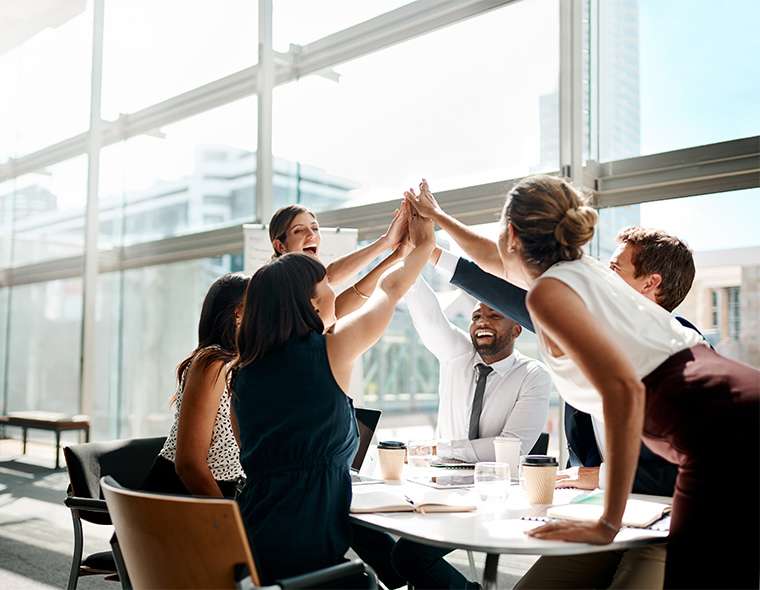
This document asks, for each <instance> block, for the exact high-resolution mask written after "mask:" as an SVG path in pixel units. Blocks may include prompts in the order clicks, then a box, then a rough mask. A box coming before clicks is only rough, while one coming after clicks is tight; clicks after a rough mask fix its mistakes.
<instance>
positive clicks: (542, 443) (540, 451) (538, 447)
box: [528, 432, 549, 455]
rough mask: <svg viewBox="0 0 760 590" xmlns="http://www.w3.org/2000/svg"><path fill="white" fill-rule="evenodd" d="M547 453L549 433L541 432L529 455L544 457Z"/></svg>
mask: <svg viewBox="0 0 760 590" xmlns="http://www.w3.org/2000/svg"><path fill="white" fill-rule="evenodd" d="M548 452H549V433H548V432H542V433H541V434H539V435H538V440H537V441H536V444H534V445H533V448H532V449H531V450H530V453H528V454H529V455H546V453H548Z"/></svg>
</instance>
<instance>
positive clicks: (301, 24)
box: [272, 0, 409, 51]
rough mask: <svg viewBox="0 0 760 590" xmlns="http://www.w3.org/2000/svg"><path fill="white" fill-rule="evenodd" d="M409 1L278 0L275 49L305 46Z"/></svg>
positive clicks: (285, 49) (276, 4) (274, 27)
mask: <svg viewBox="0 0 760 590" xmlns="http://www.w3.org/2000/svg"><path fill="white" fill-rule="evenodd" d="M408 3H409V0H380V1H377V0H376V1H374V2H346V0H321V1H320V2H304V1H303V0H277V2H274V14H273V22H272V25H273V30H272V33H273V44H274V48H275V49H276V50H278V51H287V50H288V48H289V47H290V44H291V43H295V44H298V45H305V44H306V43H309V42H311V41H316V40H317V39H319V38H321V37H325V36H327V35H329V34H331V33H335V32H337V31H340V30H342V29H345V28H348V27H350V26H352V25H355V24H358V23H360V22H363V21H365V20H369V19H371V18H373V17H375V16H378V15H380V14H382V13H384V12H388V11H390V10H393V9H394V8H398V7H399V6H403V5H404V4H408Z"/></svg>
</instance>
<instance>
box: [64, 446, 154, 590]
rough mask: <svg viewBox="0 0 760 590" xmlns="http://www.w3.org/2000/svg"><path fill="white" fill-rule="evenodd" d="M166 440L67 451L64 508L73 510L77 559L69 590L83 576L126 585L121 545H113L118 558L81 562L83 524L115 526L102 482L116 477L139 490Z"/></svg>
mask: <svg viewBox="0 0 760 590" xmlns="http://www.w3.org/2000/svg"><path fill="white" fill-rule="evenodd" d="M165 440H166V437H163V436H161V437H155V438H135V439H131V440H113V441H107V442H91V443H85V444H81V445H72V446H69V447H64V449H63V456H64V458H65V459H66V467H67V468H68V471H69V482H70V483H69V489H68V490H67V497H66V499H65V500H64V504H65V505H66V506H67V507H68V508H69V509H70V510H71V519H72V521H73V523H74V555H73V557H72V560H71V572H70V573H69V582H68V585H67V590H75V589H76V587H77V583H78V581H79V577H80V576H90V575H113V574H117V573H118V574H119V575H120V577H121V579H122V584H123V585H124V582H126V575H125V574H126V571H125V570H124V569H123V567H122V563H123V562H120V559H119V558H120V556H119V555H118V545H116V544H113V545H112V547H113V548H114V552H116V553H117V555H116V556H114V552H112V551H101V552H98V553H93V554H92V555H89V556H87V557H86V558H85V559H84V560H83V559H82V552H83V549H84V538H83V535H82V521H83V520H85V521H87V522H91V523H94V524H102V525H108V526H110V525H112V522H111V516H110V515H109V514H108V507H107V506H106V502H105V500H103V494H102V492H101V489H100V478H101V477H103V476H105V475H113V476H115V477H118V478H119V480H120V481H123V482H124V483H125V484H126V485H128V486H130V487H134V488H138V487H140V486H141V485H142V483H143V481H144V480H145V477H146V476H147V475H148V471H149V470H150V468H151V466H152V465H153V461H154V460H155V458H156V456H157V455H158V452H159V451H160V450H161V448H162V447H163V445H164V441H165ZM114 579H115V578H114ZM127 584H128V582H127Z"/></svg>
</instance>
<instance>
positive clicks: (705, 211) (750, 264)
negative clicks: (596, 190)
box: [599, 189, 760, 366]
mask: <svg viewBox="0 0 760 590" xmlns="http://www.w3.org/2000/svg"><path fill="white" fill-rule="evenodd" d="M687 213H688V214H687ZM637 216H638V218H639V219H638V221H637V219H636V218H637ZM600 217H601V221H600V225H601V231H600V232H599V234H600V237H601V240H600V243H599V252H600V253H601V258H602V260H606V259H607V258H608V257H609V254H610V253H611V252H612V251H614V249H615V241H614V238H615V235H616V234H617V232H618V231H619V230H620V229H622V228H623V227H626V226H629V225H637V224H640V225H641V226H643V227H656V228H661V229H663V230H665V231H666V232H668V233H670V234H673V235H675V236H678V237H679V238H681V239H682V240H684V241H685V242H686V243H687V244H688V245H689V247H690V248H692V250H693V251H694V261H695V265H696V269H697V272H696V277H695V279H694V283H693V285H692V288H691V291H690V292H689V294H688V295H687V297H686V299H685V300H684V302H683V303H682V304H681V305H680V306H679V307H678V308H677V309H676V310H675V313H676V314H677V315H681V316H683V317H685V318H686V319H688V320H689V321H691V322H692V323H694V324H695V325H696V326H697V327H698V328H699V329H700V330H701V331H702V332H703V333H704V334H705V336H707V338H708V340H710V342H712V343H713V344H714V345H715V346H716V348H717V349H718V350H719V351H720V352H722V353H724V354H726V355H728V356H731V357H732V358H737V359H739V360H742V361H744V362H747V363H749V364H751V365H753V366H760V327H759V326H758V324H757V322H758V318H760V237H758V235H757V231H756V229H755V227H754V226H753V225H752V224H751V223H747V220H748V219H760V189H750V190H743V191H734V192H730V193H721V194H715V195H703V196H699V197H686V198H682V199H669V200H665V201H657V202H653V203H643V204H641V205H634V206H630V207H616V208H611V209H602V210H601V212H600Z"/></svg>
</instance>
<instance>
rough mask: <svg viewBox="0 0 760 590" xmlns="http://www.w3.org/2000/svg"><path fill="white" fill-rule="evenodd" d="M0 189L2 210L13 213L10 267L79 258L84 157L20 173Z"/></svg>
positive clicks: (81, 245) (10, 223)
mask: <svg viewBox="0 0 760 590" xmlns="http://www.w3.org/2000/svg"><path fill="white" fill-rule="evenodd" d="M0 191H3V193H0V202H2V203H3V209H4V210H6V211H9V214H8V222H7V224H6V225H7V226H8V227H10V229H11V231H10V232H9V234H8V236H9V238H10V240H12V245H11V246H10V252H12V255H11V258H12V259H11V260H10V265H11V266H21V265H25V264H31V263H35V262H42V261H45V260H51V259H56V258H66V257H69V256H81V254H82V252H83V248H84V209H85V204H86V202H87V158H86V157H85V156H79V157H77V158H74V159H72V160H67V161H65V162H61V163H59V164H54V165H52V166H48V167H47V168H42V169H40V170H36V171H35V172H32V173H31V174H25V175H23V176H19V177H17V178H16V179H14V182H13V183H3V185H0ZM6 191H7V192H6Z"/></svg>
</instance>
